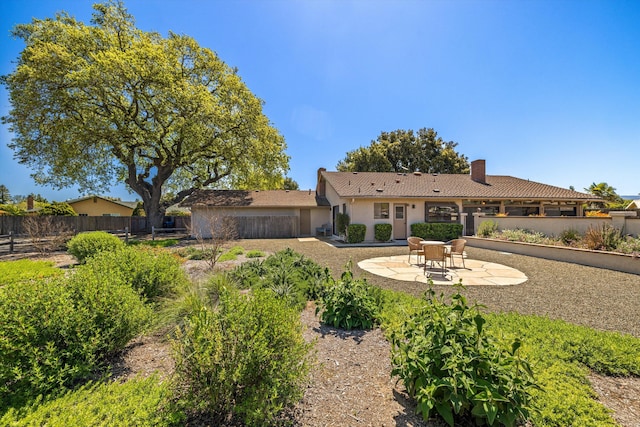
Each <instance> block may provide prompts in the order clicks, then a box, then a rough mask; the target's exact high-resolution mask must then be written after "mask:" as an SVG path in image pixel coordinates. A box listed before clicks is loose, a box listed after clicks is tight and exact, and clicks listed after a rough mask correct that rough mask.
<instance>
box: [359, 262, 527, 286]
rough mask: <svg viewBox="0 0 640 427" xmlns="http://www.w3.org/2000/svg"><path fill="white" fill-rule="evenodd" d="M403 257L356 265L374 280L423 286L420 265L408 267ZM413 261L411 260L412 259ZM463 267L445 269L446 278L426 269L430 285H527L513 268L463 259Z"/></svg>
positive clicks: (423, 281) (423, 275) (413, 264)
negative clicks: (431, 282) (386, 278)
mask: <svg viewBox="0 0 640 427" xmlns="http://www.w3.org/2000/svg"><path fill="white" fill-rule="evenodd" d="M408 258H409V257H408V256H407V255H394V256H388V257H379V258H369V259H365V260H363V261H360V262H359V263H358V267H360V268H362V269H363V270H365V271H368V272H369V273H371V274H375V275H377V276H383V277H388V278H389V279H394V280H404V281H410V282H422V283H427V282H428V280H429V277H428V275H427V274H426V273H425V271H424V267H423V265H422V264H420V265H418V264H415V263H411V264H409V262H408V261H409V259H408ZM412 259H415V258H412ZM464 263H465V267H466V268H463V267H462V263H461V262H460V261H458V260H457V263H456V266H455V267H448V268H447V269H446V274H445V275H444V276H443V275H442V274H441V269H440V268H427V273H428V274H429V275H430V277H431V280H433V284H434V285H451V284H454V283H458V282H459V281H461V280H462V284H463V285H464V286H509V285H519V284H520V283H524V282H526V281H527V276H526V275H525V274H524V273H523V272H521V271H519V270H516V269H515V268H511V267H507V266H506V265H502V264H497V263H495V262H487V261H480V260H476V259H469V258H465V260H464Z"/></svg>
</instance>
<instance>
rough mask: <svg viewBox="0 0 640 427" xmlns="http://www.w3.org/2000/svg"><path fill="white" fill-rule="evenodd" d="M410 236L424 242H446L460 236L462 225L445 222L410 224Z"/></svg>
mask: <svg viewBox="0 0 640 427" xmlns="http://www.w3.org/2000/svg"><path fill="white" fill-rule="evenodd" d="M411 235H412V236H418V237H422V238H423V239H425V240H441V241H443V242H447V241H449V240H453V239H457V238H458V237H460V236H461V235H462V224H458V223H446V222H418V223H415V224H411Z"/></svg>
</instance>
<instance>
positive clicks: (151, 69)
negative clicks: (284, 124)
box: [3, 1, 289, 227]
mask: <svg viewBox="0 0 640 427" xmlns="http://www.w3.org/2000/svg"><path fill="white" fill-rule="evenodd" d="M93 7H94V9H95V12H94V14H93V19H92V20H91V24H90V25H87V24H85V23H83V22H80V21H77V20H76V19H75V18H73V17H71V16H70V15H68V14H66V13H63V12H60V13H58V14H57V15H56V16H55V17H53V18H48V19H33V20H32V21H31V22H30V23H27V24H19V25H17V26H16V27H15V28H14V30H13V32H12V34H13V36H15V37H16V38H18V39H20V40H22V41H23V42H24V43H25V48H24V50H23V51H22V52H21V53H20V56H19V58H18V59H17V60H16V61H15V64H16V68H15V70H13V72H11V73H10V74H8V75H7V76H5V78H4V79H3V83H4V84H5V86H6V89H7V92H8V94H9V98H10V102H9V104H10V106H11V109H10V110H9V112H8V114H7V115H6V116H5V117H3V122H4V123H5V124H7V125H8V129H9V130H10V132H11V133H12V135H14V138H13V142H12V143H11V144H10V147H11V148H12V149H13V150H14V151H15V157H16V158H17V159H18V160H19V162H20V163H23V164H25V165H27V166H29V167H31V168H32V169H33V170H34V172H35V173H34V178H35V180H36V182H37V183H40V184H49V185H54V186H59V187H65V186H72V185H73V186H77V187H78V188H79V189H80V190H81V191H85V192H87V191H88V190H92V191H94V192H96V193H99V192H102V191H103V190H105V189H108V188H109V186H110V185H112V184H113V183H114V182H115V181H117V180H120V179H123V177H127V176H129V175H128V172H127V171H128V170H135V171H136V173H135V177H134V178H133V179H127V184H128V185H129V187H130V188H131V189H132V190H133V191H135V192H136V193H137V194H138V195H139V196H140V197H141V199H142V201H143V202H144V208H145V210H146V214H147V215H146V216H147V217H148V218H149V221H150V223H151V224H152V225H155V226H156V227H159V226H161V224H162V217H163V212H164V209H166V208H167V207H168V206H170V205H171V204H173V203H176V202H178V201H180V200H181V197H182V196H181V194H185V193H187V194H188V192H186V191H184V190H188V189H193V188H201V187H206V186H208V185H211V184H215V183H217V182H220V183H221V184H222V183H224V185H227V184H228V185H230V186H232V187H233V188H252V189H263V188H274V187H275V186H278V185H281V184H282V180H283V176H282V175H283V174H282V171H285V170H287V169H288V162H289V157H288V156H287V155H286V153H285V149H286V143H285V141H284V138H283V137H282V135H281V134H280V133H279V132H278V130H277V129H275V128H274V127H273V126H272V125H271V123H270V121H269V119H268V118H267V117H266V116H265V115H264V113H263V110H262V101H261V100H260V99H259V98H257V97H256V96H255V95H254V94H253V93H251V91H250V90H249V89H248V88H247V86H246V85H245V84H244V82H243V81H242V79H241V78H240V76H239V75H238V74H237V71H236V70H235V69H233V68H232V67H229V66H228V65H227V64H225V63H224V62H223V61H222V60H221V59H220V57H219V56H218V55H216V54H215V53H214V52H213V51H211V50H210V49H207V48H203V47H201V46H199V45H198V43H197V42H196V41H195V40H194V39H192V38H190V37H188V36H187V35H183V34H175V33H172V34H170V35H168V36H167V37H162V36H161V35H159V34H157V33H151V32H145V31H142V30H140V29H138V28H136V27H135V22H134V18H133V16H131V15H130V14H129V13H128V12H127V10H126V8H125V7H124V4H123V3H122V2H115V1H113V2H112V1H108V2H105V3H99V4H95V5H94V6H93ZM52 46H55V54H52V52H51V48H52ZM70 111H73V112H74V114H70V113H69V112H70ZM96 111H101V112H103V113H100V114H96ZM178 140H179V141H182V142H181V144H179V148H177V146H176V141H178ZM78 141H82V144H78V143H77V142H78ZM141 153H142V154H141ZM213 163H216V165H217V166H218V167H215V168H212V167H211V164H213ZM149 176H153V178H154V179H153V180H150V179H149ZM167 194H172V195H174V197H173V198H162V197H160V196H161V195H167Z"/></svg>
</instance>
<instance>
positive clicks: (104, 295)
mask: <svg viewBox="0 0 640 427" xmlns="http://www.w3.org/2000/svg"><path fill="white" fill-rule="evenodd" d="M0 306H2V310H0V401H1V402H2V406H4V405H5V404H8V405H13V404H16V403H17V404H20V403H21V402H22V400H23V399H25V398H31V397H35V396H37V395H39V394H47V393H49V392H52V391H55V390H57V389H59V388H64V387H68V386H69V385H71V384H73V383H74V381H76V380H78V379H81V378H85V377H87V376H88V375H89V374H91V373H93V372H94V371H95V370H96V369H97V368H98V367H100V366H101V364H102V362H104V361H105V359H106V358H107V357H109V356H110V355H111V354H112V353H114V352H115V351H117V350H120V349H122V348H123V347H124V346H125V345H126V344H127V342H128V341H129V340H130V339H131V338H133V337H134V336H136V335H137V334H139V333H140V332H141V331H142V330H143V328H144V327H145V326H146V325H147V324H148V322H149V320H150V318H151V315H152V312H151V309H150V308H148V307H146V306H145V305H144V303H143V302H142V300H141V299H140V297H139V296H138V293H137V292H136V291H134V290H133V289H132V288H131V286H129V285H128V284H127V283H124V282H123V281H122V280H121V278H120V277H119V276H118V275H111V274H110V272H108V271H105V272H100V273H98V272H94V271H92V270H90V269H86V268H84V266H82V267H79V268H78V269H76V270H75V271H74V272H73V273H72V274H70V275H69V276H68V277H62V278H55V279H52V280H49V281H44V280H40V281H31V282H22V283H14V284H7V285H5V286H2V287H0Z"/></svg>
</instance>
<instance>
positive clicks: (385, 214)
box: [373, 203, 389, 219]
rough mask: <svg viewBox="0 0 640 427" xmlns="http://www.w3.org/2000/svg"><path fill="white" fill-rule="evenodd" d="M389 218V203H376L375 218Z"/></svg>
mask: <svg viewBox="0 0 640 427" xmlns="http://www.w3.org/2000/svg"><path fill="white" fill-rule="evenodd" d="M388 218H389V203H374V204H373V219H388Z"/></svg>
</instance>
